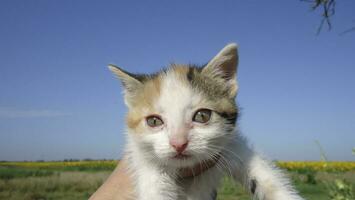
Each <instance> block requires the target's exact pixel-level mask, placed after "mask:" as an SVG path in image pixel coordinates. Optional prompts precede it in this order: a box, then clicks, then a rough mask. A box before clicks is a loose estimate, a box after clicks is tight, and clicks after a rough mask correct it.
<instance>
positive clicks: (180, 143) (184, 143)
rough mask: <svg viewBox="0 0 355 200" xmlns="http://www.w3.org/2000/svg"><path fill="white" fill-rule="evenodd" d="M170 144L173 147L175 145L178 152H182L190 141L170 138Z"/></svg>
mask: <svg viewBox="0 0 355 200" xmlns="http://www.w3.org/2000/svg"><path fill="white" fill-rule="evenodd" d="M170 145H171V146H172V147H174V149H175V150H176V152H178V153H179V154H180V153H182V152H183V151H184V150H185V149H186V147H187V145H188V141H187V140H182V141H178V140H170Z"/></svg>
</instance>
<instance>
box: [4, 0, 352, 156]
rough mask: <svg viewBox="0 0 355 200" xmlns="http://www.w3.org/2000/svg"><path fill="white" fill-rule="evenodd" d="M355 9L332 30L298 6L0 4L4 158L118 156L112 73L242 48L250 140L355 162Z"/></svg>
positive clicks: (262, 147)
mask: <svg viewBox="0 0 355 200" xmlns="http://www.w3.org/2000/svg"><path fill="white" fill-rule="evenodd" d="M354 7H355V2H354V1H341V2H338V4H337V13H336V15H335V17H334V19H333V25H334V29H333V30H332V31H331V32H322V33H321V34H320V35H319V36H316V35H315V32H316V28H317V26H318V25H319V22H320V17H319V13H314V12H311V11H310V8H309V5H308V4H306V3H302V2H300V1H297V0H294V1H283V0H278V1H272V2H271V3H270V2H269V1H223V2H222V1H185V2H181V1H144V2H142V1H141V2H138V1H83V0H81V1H79V0H78V1H69V0H64V1H44V0H37V1H6V0H3V1H1V2H0V24H1V29H0V44H1V45H0V92H1V93H0V160H39V159H44V160H57V159H65V158H79V159H83V158H97V159H102V158H108V159H112V158H119V157H120V155H121V152H122V149H123V145H124V137H123V131H124V113H125V112H126V108H125V106H124V104H123V101H122V96H121V92H122V91H121V86H120V84H119V81H117V80H116V79H115V78H114V76H113V75H112V74H111V73H110V72H109V71H108V69H107V67H106V66H107V64H108V63H114V64H117V65H119V66H121V67H122V68H124V69H126V70H128V71H131V72H140V73H149V72H154V71H157V70H159V69H160V68H161V67H164V66H166V65H168V64H169V63H171V62H176V63H196V64H203V63H206V62H207V61H208V60H209V59H211V58H212V57H213V56H214V55H215V54H216V53H217V52H218V51H219V50H220V49H221V48H223V46H224V45H226V44H227V43H229V42H236V43H238V44H239V46H240V49H239V50H240V65H239V71H238V76H239V83H240V92H239V95H238V97H237V100H238V103H239V105H240V106H241V108H242V117H241V119H240V120H239V124H240V127H241V130H242V132H243V134H244V135H246V136H247V137H249V138H250V141H251V143H252V144H253V145H254V146H255V147H256V149H257V150H259V151H261V152H263V153H264V154H265V155H267V156H268V157H270V158H271V159H282V160H318V159H319V158H320V153H319V150H318V147H317V145H316V144H315V142H314V141H315V140H318V141H319V142H320V143H321V144H322V146H323V148H324V150H325V152H326V154H327V156H328V158H329V159H331V160H354V158H355V156H352V155H351V149H352V148H353V147H355V104H354V102H355V89H354V86H355V78H354V75H355V65H354V63H355V56H354V52H355V33H354V32H353V33H349V34H345V35H343V36H339V33H340V32H342V31H344V30H346V29H348V28H350V27H351V26H353V25H354V22H353V20H355V16H354V14H353V13H354V12H353V8H354Z"/></svg>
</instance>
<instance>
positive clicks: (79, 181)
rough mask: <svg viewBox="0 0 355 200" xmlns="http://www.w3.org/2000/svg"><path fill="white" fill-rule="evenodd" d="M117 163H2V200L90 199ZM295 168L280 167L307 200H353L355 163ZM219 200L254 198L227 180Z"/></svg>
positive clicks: (0, 179)
mask: <svg viewBox="0 0 355 200" xmlns="http://www.w3.org/2000/svg"><path fill="white" fill-rule="evenodd" d="M116 163H117V162H116V161H86V162H83V161H82V162H37V163H36V162H19V163H16V162H0V199H4V200H5V199H6V200H50V199H59V200H74V199H75V200H78V199H88V197H89V196H90V195H91V194H92V193H93V192H94V191H95V190H96V189H97V188H98V187H99V186H100V185H101V184H102V183H103V181H104V180H105V179H106V178H107V177H108V176H109V174H110V173H111V171H112V169H113V168H114V166H115V165H116ZM321 164H323V165H324V163H320V164H319V165H321ZM294 165H295V164H294V163H286V164H285V163H282V164H281V165H280V166H281V167H283V168H285V169H287V173H288V175H289V176H290V178H291V179H292V181H293V182H294V184H295V185H296V187H297V189H298V190H299V191H300V193H301V195H302V196H303V197H304V198H305V199H308V200H348V199H349V200H350V199H353V197H354V196H353V191H354V188H355V170H354V168H353V167H347V168H344V166H345V165H346V166H348V165H349V166H354V165H355V163H354V162H352V163H348V164H347V163H343V164H342V167H339V168H336V167H332V168H331V169H332V170H329V169H330V168H329V166H331V165H328V166H327V167H328V170H314V169H312V168H310V167H309V166H311V164H307V163H306V164H304V163H303V164H302V165H301V164H300V167H298V168H295V167H294ZM313 165H314V162H313ZM337 165H339V164H337ZM287 166H292V167H287ZM334 166H335V164H334ZM339 166H340V165H339ZM330 193H332V194H330ZM334 193H335V194H334ZM337 193H339V195H340V196H339V195H338V194H337ZM341 193H344V195H345V196H348V199H346V198H345V199H344V198H342V196H341V195H342V194H341ZM331 195H333V197H332V198H331ZM336 195H338V196H336ZM344 195H343V196H344ZM351 195H352V196H351ZM218 199H219V200H237V199H238V200H247V199H251V197H250V196H249V195H248V194H247V193H245V192H244V191H243V190H242V189H241V187H240V185H238V184H235V183H233V182H232V181H231V180H229V179H225V180H224V184H223V185H222V187H221V188H220V189H219V192H218Z"/></svg>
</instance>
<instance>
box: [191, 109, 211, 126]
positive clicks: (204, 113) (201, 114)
mask: <svg viewBox="0 0 355 200" xmlns="http://www.w3.org/2000/svg"><path fill="white" fill-rule="evenodd" d="M211 114H212V111H211V110H209V109H200V110H198V111H196V113H195V115H194V116H193V117H192V121H194V122H198V123H206V122H208V121H210V119H211Z"/></svg>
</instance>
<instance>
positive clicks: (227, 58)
mask: <svg viewBox="0 0 355 200" xmlns="http://www.w3.org/2000/svg"><path fill="white" fill-rule="evenodd" d="M238 60H239V58H238V46H237V44H235V43H231V44H228V45H227V46H225V47H224V48H223V49H222V50H221V51H220V52H219V53H218V54H217V55H216V56H215V57H214V58H213V59H212V60H211V61H210V62H209V63H208V64H207V65H206V66H205V67H204V68H203V69H202V73H205V74H206V75H208V76H211V77H212V78H215V79H217V80H221V81H225V83H226V84H227V87H228V88H229V90H230V91H229V92H230V97H235V96H236V94H237V91H238V83H237V80H236V76H237V67H238Z"/></svg>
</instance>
